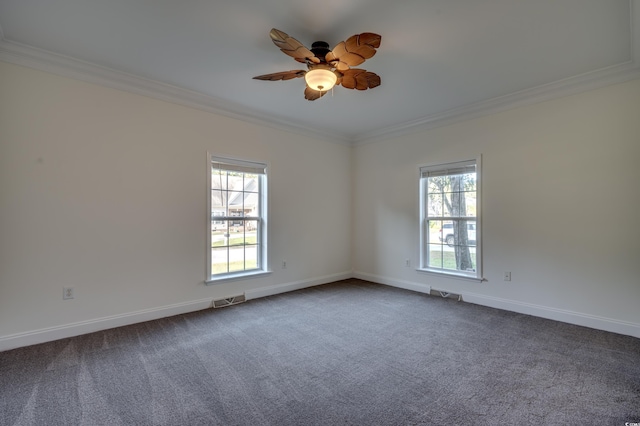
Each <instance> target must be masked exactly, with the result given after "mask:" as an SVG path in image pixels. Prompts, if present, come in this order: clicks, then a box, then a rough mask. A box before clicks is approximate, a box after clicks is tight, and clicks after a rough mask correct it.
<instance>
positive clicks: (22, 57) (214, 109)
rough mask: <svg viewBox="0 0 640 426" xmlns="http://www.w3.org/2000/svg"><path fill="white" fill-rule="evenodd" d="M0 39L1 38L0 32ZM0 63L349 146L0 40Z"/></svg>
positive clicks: (340, 138) (344, 140)
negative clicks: (3, 62) (7, 63)
mask: <svg viewBox="0 0 640 426" xmlns="http://www.w3.org/2000/svg"><path fill="white" fill-rule="evenodd" d="M0 36H2V32H1V28H0ZM0 60H1V61H5V62H9V63H13V64H16V65H21V66H25V67H28V68H33V69H37V70H39V71H44V72H48V73H51V74H56V75H60V76H63V77H69V78H73V79H76V80H81V81H85V82H87V83H93V84H97V85H100V86H105V87H109V88H112V89H118V90H123V91H125V92H130V93H135V94H138V95H142V96H146V97H149V98H154V99H159V100H163V101H166V102H171V103H174V104H178V105H182V106H187V107H190V108H196V109H200V110H203V111H207V112H211V113H214V114H218V115H221V116H225V117H229V118H234V119H237V120H241V121H244V122H248V123H252V124H257V125H261V126H267V127H271V128H274V129H278V130H283V131H287V132H293V133H297V134H301V135H305V136H316V137H319V138H322V139H324V140H328V141H329V142H336V143H340V144H344V145H350V144H351V142H352V141H351V139H350V138H348V137H347V136H345V135H342V134H339V133H335V132H328V131H323V130H320V129H317V128H312V127H306V126H301V125H299V124H296V123H293V122H290V121H286V120H283V119H281V118H278V117H275V116H273V115H269V114H264V113H261V112H259V111H256V110H252V109H249V108H246V107H243V106H240V105H238V104H234V103H233V102H230V101H226V100H220V99H218V98H215V97H213V96H210V95H205V94H202V93H198V92H194V91H191V90H187V89H184V88H181V87H177V86H173V85H170V84H166V83H162V82H159V81H155V80H151V79H146V78H142V77H138V76H136V75H133V74H129V73H126V72H122V71H117V70H114V69H110V68H107V67H103V66H99V65H96V64H93V63H90V62H86V61H82V60H79V59H75V58H72V57H69V56H64V55H59V54H57V53H52V52H49V51H46V50H43V49H39V48H36V47H32V46H28V45H24V44H21V43H16V42H13V41H9V40H6V39H4V38H1V39H0Z"/></svg>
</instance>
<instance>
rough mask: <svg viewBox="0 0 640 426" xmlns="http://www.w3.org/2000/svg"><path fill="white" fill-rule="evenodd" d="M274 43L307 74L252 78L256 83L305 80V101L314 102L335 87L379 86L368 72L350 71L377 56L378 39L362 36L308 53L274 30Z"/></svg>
mask: <svg viewBox="0 0 640 426" xmlns="http://www.w3.org/2000/svg"><path fill="white" fill-rule="evenodd" d="M269 36H271V40H272V41H273V43H274V44H275V45H276V46H278V47H279V48H280V50H281V51H282V52H284V53H285V54H286V55H289V56H291V57H292V58H293V59H295V60H296V61H298V62H300V63H303V64H307V70H291V71H282V72H276V73H273V74H265V75H259V76H257V77H253V78H254V79H256V80H268V81H278V80H291V79H293V78H298V77H304V79H305V81H306V82H307V87H306V89H305V91H304V98H305V99H307V100H309V101H314V100H316V99H318V98H321V97H322V96H324V94H325V93H327V91H328V90H330V89H331V88H332V87H333V86H334V85H336V84H339V85H341V86H342V87H344V88H346V89H357V90H367V89H373V88H374V87H378V86H380V77H379V76H378V75H377V74H375V73H372V72H370V71H366V70H363V69H359V68H352V67H355V66H358V65H360V64H362V63H363V62H364V61H365V60H367V59H370V58H371V57H373V55H375V54H376V49H377V48H378V47H380V40H381V39H382V37H381V36H379V35H378V34H374V33H361V34H356V35H353V36H351V37H349V38H348V39H347V40H346V41H342V42H340V43H338V44H337V45H336V47H334V48H333V50H330V49H329V44H328V43H327V42H324V41H316V42H315V43H313V44H312V45H311V49H307V48H306V47H305V46H304V45H303V44H302V43H300V42H299V41H298V40H296V39H295V38H293V37H290V36H289V35H288V34H287V33H285V32H283V31H280V30H277V29H275V28H273V29H272V30H271V32H269Z"/></svg>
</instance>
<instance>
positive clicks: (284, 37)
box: [269, 28, 320, 64]
mask: <svg viewBox="0 0 640 426" xmlns="http://www.w3.org/2000/svg"><path fill="white" fill-rule="evenodd" d="M269 36H270V37H271V40H272V41H273V44H275V45H276V46H278V48H280V50H281V51H282V52H283V53H285V54H287V55H289V56H291V57H292V58H294V59H295V60H296V61H298V62H301V63H303V64H305V63H307V61H310V62H313V63H315V64H319V63H320V59H319V58H317V57H316V55H315V54H314V53H313V52H312V51H310V50H309V49H307V48H306V47H304V45H303V44H302V43H300V42H299V41H298V40H296V39H295V38H293V37H290V36H289V34H287V33H285V32H284V31H280V30H278V29H275V28H272V29H271V31H270V32H269Z"/></svg>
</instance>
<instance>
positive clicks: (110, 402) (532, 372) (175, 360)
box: [0, 280, 640, 426]
mask: <svg viewBox="0 0 640 426" xmlns="http://www.w3.org/2000/svg"><path fill="white" fill-rule="evenodd" d="M625 422H640V339H636V338H632V337H626V336H621V335H617V334H612V333H607V332H601V331H596V330H591V329H587V328H583V327H577V326H572V325H568V324H563V323H558V322H554V321H549V320H544V319H540V318H535V317H530V316H526V315H520V314H515V313H509V312H504V311H499V310H495V309H490V308H485V307H481V306H476V305H471V304H467V303H459V302H455V301H451V300H446V299H441V298H436V297H429V296H426V295H423V294H419V293H413V292H410V291H405V290H400V289H396V288H391V287H386V286H382V285H377V284H372V283H368V282H365V281H360V280H347V281H341V282H338V283H334V284H328V285H324V286H319V287H314V288H310V289H305V290H301V291H297V292H292V293H288V294H282V295H278V296H273V297H268V298H264V299H257V300H252V301H249V302H247V303H245V304H242V305H237V306H232V307H227V308H222V309H217V310H206V311H201V312H196V313H192V314H186V315H180V316H176V317H172V318H166V319H161V320H157V321H151V322H147V323H142V324H136V325H133V326H128V327H122V328H117V329H112V330H106V331H102V332H97V333H93V334H89V335H84V336H79V337H75V338H70V339H64V340H60V341H56V342H51V343H45V344H41V345H36V346H31V347H27V348H21V349H16V350H12V351H6V352H2V353H0V423H1V424H2V425H92V426H93V425H570V424H571V425H573V424H580V425H616V426H623V425H625Z"/></svg>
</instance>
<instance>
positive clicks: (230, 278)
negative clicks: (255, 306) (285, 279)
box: [204, 271, 271, 285]
mask: <svg viewBox="0 0 640 426" xmlns="http://www.w3.org/2000/svg"><path fill="white" fill-rule="evenodd" d="M269 274H271V271H251V272H239V273H236V274H228V275H224V276H220V277H215V278H209V279H208V280H205V281H204V283H205V285H214V284H221V283H225V282H229V281H238V280H243V279H245V278H256V277H261V276H264V275H269Z"/></svg>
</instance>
